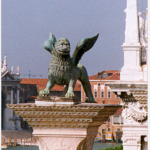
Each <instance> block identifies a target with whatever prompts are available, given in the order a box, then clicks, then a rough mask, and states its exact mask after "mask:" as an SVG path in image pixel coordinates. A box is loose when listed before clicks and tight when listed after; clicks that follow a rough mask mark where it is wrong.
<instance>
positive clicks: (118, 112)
mask: <svg viewBox="0 0 150 150" xmlns="http://www.w3.org/2000/svg"><path fill="white" fill-rule="evenodd" d="M122 111H123V109H122V108H120V109H118V110H117V111H116V112H115V115H120V114H121V113H122Z"/></svg>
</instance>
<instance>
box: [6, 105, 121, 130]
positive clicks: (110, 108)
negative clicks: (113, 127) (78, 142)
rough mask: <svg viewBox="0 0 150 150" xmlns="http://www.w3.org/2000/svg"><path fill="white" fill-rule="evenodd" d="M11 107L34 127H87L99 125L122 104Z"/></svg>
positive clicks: (10, 106)
mask: <svg viewBox="0 0 150 150" xmlns="http://www.w3.org/2000/svg"><path fill="white" fill-rule="evenodd" d="M7 106H8V107H9V108H10V109H12V110H14V111H15V113H16V114H17V115H19V116H21V117H23V118H24V120H25V121H27V122H28V123H29V124H30V125H31V126H32V127H34V128H49V127H52V128H58V127H59V128H86V127H88V126H99V125H100V124H101V123H103V122H104V121H106V120H107V118H108V117H109V116H110V115H112V114H114V113H115V111H116V110H117V109H119V108H120V107H121V106H120V105H117V106H116V105H101V104H88V103H84V104H83V103H82V104H77V105H51V106H36V105H35V104H8V105H7Z"/></svg>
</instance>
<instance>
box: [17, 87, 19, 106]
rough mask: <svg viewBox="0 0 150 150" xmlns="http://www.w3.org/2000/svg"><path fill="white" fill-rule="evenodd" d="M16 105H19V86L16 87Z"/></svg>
mask: <svg viewBox="0 0 150 150" xmlns="http://www.w3.org/2000/svg"><path fill="white" fill-rule="evenodd" d="M17 104H19V85H17Z"/></svg>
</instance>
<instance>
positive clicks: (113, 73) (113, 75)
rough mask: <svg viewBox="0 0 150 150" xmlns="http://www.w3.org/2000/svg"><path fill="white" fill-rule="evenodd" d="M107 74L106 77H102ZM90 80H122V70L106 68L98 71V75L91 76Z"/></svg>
mask: <svg viewBox="0 0 150 150" xmlns="http://www.w3.org/2000/svg"><path fill="white" fill-rule="evenodd" d="M103 75H106V77H103V78H102V77H101V76H103ZM89 80H120V72H119V71H118V70H104V71H102V72H97V74H96V75H93V76H89Z"/></svg>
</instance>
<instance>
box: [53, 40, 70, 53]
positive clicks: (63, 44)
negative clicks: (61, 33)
mask: <svg viewBox="0 0 150 150" xmlns="http://www.w3.org/2000/svg"><path fill="white" fill-rule="evenodd" d="M53 48H54V50H55V51H56V52H57V53H58V54H60V55H70V42H69V41H68V39H66V38H60V39H58V40H57V41H56V42H55V43H53Z"/></svg>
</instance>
